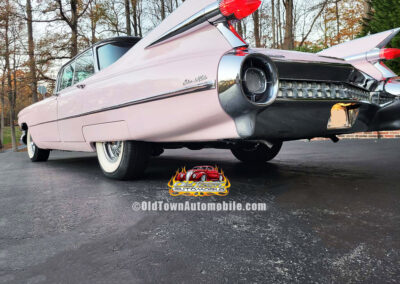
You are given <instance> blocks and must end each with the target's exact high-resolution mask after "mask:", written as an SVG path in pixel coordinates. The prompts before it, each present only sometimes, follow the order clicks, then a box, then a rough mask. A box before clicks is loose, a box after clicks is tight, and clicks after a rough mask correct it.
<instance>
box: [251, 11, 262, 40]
mask: <svg viewBox="0 0 400 284" xmlns="http://www.w3.org/2000/svg"><path fill="white" fill-rule="evenodd" d="M253 23H254V38H255V41H256V47H261V38H260V12H259V10H257V11H255V12H254V14H253Z"/></svg>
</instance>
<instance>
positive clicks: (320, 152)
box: [0, 140, 400, 283]
mask: <svg viewBox="0 0 400 284" xmlns="http://www.w3.org/2000/svg"><path fill="white" fill-rule="evenodd" d="M200 164H211V165H214V164H217V165H219V166H220V167H222V168H223V170H224V171H225V173H226V175H227V176H228V178H230V180H231V182H232V188H231V192H230V194H229V196H228V197H207V198H201V199H199V198H197V199H195V198H188V197H171V196H170V195H169V193H168V190H167V182H168V180H169V179H170V177H171V176H172V174H173V173H174V172H175V171H176V170H177V168H179V167H181V166H187V167H191V166H196V165H200ZM186 200H191V201H200V202H211V201H216V202H218V201H222V200H223V201H236V202H258V203H260V202H263V203H266V204H267V211H266V212H134V211H133V210H132V204H133V203H134V202H142V201H164V202H180V201H186ZM151 282H153V283H162V282H167V283H199V282H200V283H201V282H208V283H221V282H222V283H236V282H254V283H256V282H258V283H316V282H318V283H396V282H397V283H399V282H400V141H398V140H386V141H342V142H340V143H338V144H333V143H331V142H312V143H308V142H291V143H286V144H285V145H284V148H283V151H282V153H281V154H280V155H279V156H278V157H277V159H276V160H275V161H273V162H272V163H270V164H265V165H263V166H247V165H243V164H241V163H239V162H238V161H236V160H235V159H234V158H233V156H232V155H231V154H230V152H228V151H222V150H202V151H189V150H174V151H167V152H166V153H165V154H164V155H163V156H161V157H159V158H154V159H153V160H152V161H151V165H150V168H149V170H148V171H147V173H146V176H145V177H144V178H143V179H142V180H140V181H133V182H116V181H111V180H108V179H106V178H104V177H103V175H102V173H101V171H100V169H99V167H98V165H97V160H96V158H95V156H94V155H88V154H80V153H63V152H54V153H52V154H51V157H50V160H49V162H47V163H42V164H32V163H30V162H28V158H27V156H26V153H10V152H7V153H2V154H0V283H151Z"/></svg>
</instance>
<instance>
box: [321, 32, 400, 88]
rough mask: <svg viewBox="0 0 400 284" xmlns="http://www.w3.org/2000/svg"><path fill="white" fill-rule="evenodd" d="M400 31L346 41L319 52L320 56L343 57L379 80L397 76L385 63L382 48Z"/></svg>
mask: <svg viewBox="0 0 400 284" xmlns="http://www.w3.org/2000/svg"><path fill="white" fill-rule="evenodd" d="M399 32H400V28H397V29H393V30H388V31H385V32H381V33H378V34H374V35H370V36H366V37H363V38H359V39H356V40H353V41H349V42H345V43H342V44H339V45H336V46H333V47H331V48H328V49H325V50H323V51H321V52H319V53H318V55H320V56H329V57H336V58H342V59H344V60H346V61H348V62H349V63H351V64H353V65H354V66H355V67H356V68H358V69H360V70H361V71H363V72H365V73H367V74H369V75H370V76H372V77H374V78H375V79H377V80H384V79H386V78H393V77H397V75H396V74H395V73H394V72H393V71H392V70H390V69H389V68H388V67H387V66H386V65H384V64H383V62H382V60H385V59H387V58H382V50H383V49H384V48H385V46H386V45H388V44H389V42H390V41H391V40H392V39H393V38H394V37H395V36H396V35H397V34H398V33H399Z"/></svg>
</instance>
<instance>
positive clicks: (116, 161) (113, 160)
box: [96, 141, 150, 180]
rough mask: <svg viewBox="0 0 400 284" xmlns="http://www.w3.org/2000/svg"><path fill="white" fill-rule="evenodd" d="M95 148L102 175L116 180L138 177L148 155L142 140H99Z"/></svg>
mask: <svg viewBox="0 0 400 284" xmlns="http://www.w3.org/2000/svg"><path fill="white" fill-rule="evenodd" d="M96 150H97V157H98V160H99V163H100V167H101V169H102V170H103V173H104V175H105V176H106V177H108V178H112V179H118V180H129V179H136V178H138V177H140V176H141V175H142V174H143V173H144V171H145V169H146V167H147V164H148V161H149V157H150V148H149V146H148V145H147V144H146V143H143V142H132V141H118V142H100V143H96Z"/></svg>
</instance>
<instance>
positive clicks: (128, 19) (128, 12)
mask: <svg viewBox="0 0 400 284" xmlns="http://www.w3.org/2000/svg"><path fill="white" fill-rule="evenodd" d="M125 19H126V34H127V35H128V36H131V35H132V28H131V8H130V4H129V0H125Z"/></svg>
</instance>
